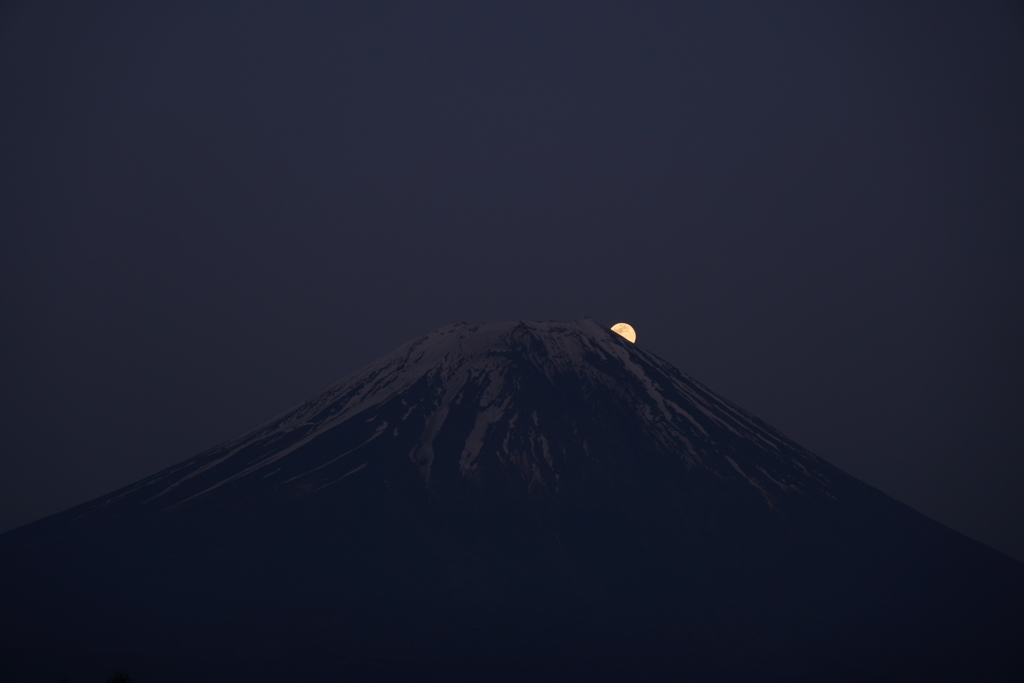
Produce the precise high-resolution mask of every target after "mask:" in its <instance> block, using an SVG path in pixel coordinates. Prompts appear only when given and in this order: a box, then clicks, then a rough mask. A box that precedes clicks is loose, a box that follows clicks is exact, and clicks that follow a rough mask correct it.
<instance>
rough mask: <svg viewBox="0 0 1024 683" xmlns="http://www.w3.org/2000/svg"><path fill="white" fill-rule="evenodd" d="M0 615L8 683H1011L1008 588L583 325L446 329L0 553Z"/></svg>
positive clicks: (1001, 569)
mask: <svg viewBox="0 0 1024 683" xmlns="http://www.w3.org/2000/svg"><path fill="white" fill-rule="evenodd" d="M0 615H2V616H0V660H3V661H0V676H5V678H4V680H8V679H10V680H22V679H23V680H56V678H57V677H59V676H69V678H71V680H75V677H80V678H81V677H86V676H93V677H95V676H96V675H99V674H97V673H93V672H104V673H109V671H110V670H111V669H112V668H113V667H126V668H131V670H132V671H133V675H134V676H135V677H136V679H137V680H139V681H140V683H149V682H151V681H152V682H159V681H176V680H183V679H185V678H188V679H189V680H195V681H204V680H210V681H213V680H225V679H227V680H283V679H292V680H294V679H297V678H298V677H299V676H312V675H317V676H332V677H333V678H335V679H338V680H392V679H403V680H405V679H410V678H411V679H418V680H433V679H437V680H441V679H443V680H453V679H466V680H482V679H489V680H522V679H523V678H524V677H531V678H534V679H541V680H561V679H569V678H573V679H575V678H583V677H585V678H588V679H601V680H626V679H638V678H653V679H656V680H660V679H666V680H693V681H705V680H707V681H740V680H742V681H750V680H787V681H791V680H816V681H820V680H832V681H842V680H850V681H860V680H872V681H876V680H877V681H888V680H893V681H897V680H898V681H909V680H928V681H935V680H986V681H998V680H1007V681H1009V680H1021V677H1022V676H1024V647H1022V646H1021V644H1022V643H1024V565H1021V564H1020V563H1018V562H1016V561H1014V560H1012V559H1010V558H1008V557H1006V556H1004V555H1002V554H1001V553H998V552H997V551H995V550H992V549H990V548H988V547H986V546H984V545H982V544H980V543H977V542H975V541H972V540H970V539H968V538H966V537H964V536H962V535H960V534H958V533H956V532H954V531H952V530H950V529H947V528H946V527H944V526H942V525H940V524H938V523H936V522H934V521H932V520H929V519H928V518H926V517H924V516H923V515H921V514H919V513H917V512H915V511H914V510H912V509H910V508H908V507H907V506H905V505H903V504H901V503H899V502H897V501H895V500H893V499H891V498H889V497H888V496H886V495H884V494H883V493H881V492H879V491H877V490H875V489H873V488H872V487H870V486H868V485H867V484H864V483H862V482H860V481H858V480H857V479H855V478H853V477H851V476H850V475H848V474H846V473H844V472H843V471H841V470H839V469H838V468H836V467H834V466H832V465H830V464H829V463H827V462H825V461H824V460H822V459H821V458H819V457H818V456H816V455H814V454H813V453H811V452H809V451H808V450H807V449H805V448H803V447H801V446H799V445H798V444H796V443H794V442H793V441H792V440H790V439H788V438H787V437H785V436H784V435H782V434H781V433H779V432H778V431H777V430H775V429H774V428H772V427H771V426H770V425H768V424H766V423H765V422H763V421H761V420H759V419H758V418H756V417H754V416H752V415H750V414H749V413H747V412H746V411H744V410H743V409H741V408H739V407H738V406H736V405H734V404H732V403H730V402H729V401H727V400H725V399H724V398H722V397H720V396H718V395H717V394H715V393H714V392H712V391H711V390H710V389H708V388H707V387H705V386H703V385H702V384H700V383H698V382H697V381H695V380H693V379H691V378H690V377H688V376H687V375H685V374H683V373H682V372H680V371H679V370H677V369H676V368H674V367H673V366H671V365H670V364H669V363H667V362H665V361H664V360H662V359H660V358H658V357H657V356H655V355H654V354H652V353H650V352H648V351H646V350H644V349H643V348H642V347H641V346H637V345H635V344H632V343H630V342H629V341H627V340H626V339H624V338H622V337H620V336H619V335H617V334H614V333H613V332H611V331H610V330H608V329H607V328H606V327H605V326H603V325H599V324H598V323H596V322H595V321H594V320H592V319H582V320H577V321H572V322H516V323H494V324H483V325H466V324H462V323H459V324H452V325H448V326H446V327H442V328H440V329H438V330H436V331H434V332H432V333H430V334H427V335H426V336H424V337H421V338H419V339H416V340H413V341H411V342H409V343H407V344H405V345H404V346H402V347H400V348H399V349H397V350H396V351H394V352H393V353H391V354H389V355H387V356H384V357H383V358H381V359H380V360H378V361H376V362H375V363H373V364H371V365H370V366H368V367H366V368H365V369H363V370H361V371H359V372H356V373H354V374H352V375H350V376H349V377H347V378H345V379H344V380H342V381H341V382H339V383H338V384H336V385H334V386H332V387H330V388H329V389H327V390H326V391H324V392H322V393H321V394H319V395H317V396H314V397H313V398H311V399H309V400H308V401H306V402H305V403H302V404H301V405H299V406H297V407H295V408H293V409H291V410H289V411H287V412H286V413H284V414H282V415H280V416H279V417H277V418H274V419H273V420H270V421H269V422H267V423H265V424H263V425H261V426H259V427H257V428H256V429H254V430H252V431H250V432H248V433H246V434H243V435H241V436H239V437H237V438H235V439H233V440H231V441H228V442H226V443H224V444H222V445H220V446H217V447H216V448H213V449H212V450H210V451H207V452H205V453H202V454H200V455H197V456H195V457H193V458H190V459H188V460H185V461H184V462H182V463H179V464H177V465H175V466H173V467H171V468H169V469H167V470H165V471H163V472H159V473H157V474H154V475H153V476H151V477H148V478H146V479H143V480H142V481H139V482H137V483H135V484H132V485H130V486H128V487H126V488H124V489H122V490H119V491H115V492H113V493H111V494H108V495H106V496H103V497H101V498H98V499H96V500H94V501H91V502H88V503H85V504H83V505H79V506H78V507H75V508H72V509H70V510H67V511H65V512H62V513H59V514H57V515H53V516H51V517H48V518H46V519H43V520H40V521H38V522H35V523H32V524H29V525H26V526H24V527H21V528H19V529H15V530H13V531H10V532H8V533H6V534H3V535H2V536H0ZM4 662H6V663H4Z"/></svg>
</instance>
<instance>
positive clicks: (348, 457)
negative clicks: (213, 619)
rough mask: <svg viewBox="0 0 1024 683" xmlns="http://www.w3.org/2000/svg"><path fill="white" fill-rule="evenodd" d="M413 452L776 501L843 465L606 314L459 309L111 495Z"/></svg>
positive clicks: (302, 483) (194, 490) (513, 472)
mask: <svg viewBox="0 0 1024 683" xmlns="http://www.w3.org/2000/svg"><path fill="white" fill-rule="evenodd" d="M384 463H390V464H388V465H387V466H386V467H385V466H384ZM400 463H405V465H404V466H405V467H411V468H414V469H415V471H416V472H417V473H418V476H419V477H420V478H421V479H422V482H423V484H424V485H426V486H428V487H436V486H438V485H439V484H440V483H442V482H448V483H449V484H451V483H453V482H454V483H456V484H457V485H460V486H478V487H481V486H482V487H485V488H491V489H493V488H494V487H499V488H511V489H513V490H519V491H521V492H523V493H525V494H530V495H536V494H539V493H545V494H553V495H560V494H563V493H565V492H572V491H577V492H578V491H579V490H581V489H585V488H588V487H589V488H594V487H599V488H600V487H614V486H615V485H616V482H617V481H618V480H620V479H622V478H628V477H630V476H632V473H633V472H634V471H635V470H636V466H638V465H639V466H642V467H643V468H652V467H653V468H655V469H656V470H658V471H660V472H661V473H662V475H661V476H664V477H667V478H676V479H679V478H686V477H691V478H692V477H697V476H713V477H715V478H717V479H719V480H723V481H727V482H733V483H734V484H738V485H741V486H742V487H743V488H744V489H745V490H747V491H748V492H749V493H750V494H752V495H756V496H757V497H759V499H760V500H761V501H762V504H763V505H764V506H767V507H768V508H770V509H777V507H778V503H779V501H780V500H782V499H785V498H786V497H791V496H794V495H804V494H807V493H814V494H816V495H826V496H830V497H834V493H833V492H832V490H831V485H832V480H833V479H834V478H835V477H836V476H843V475H842V473H840V472H839V471H838V470H835V469H834V468H832V467H831V466H829V465H828V464H827V463H824V461H822V460H820V459H819V458H817V457H816V456H814V455H813V454H811V453H810V452H808V451H807V450H806V449H803V448H802V447H800V446H798V445H797V444H795V443H794V442H792V441H791V440H789V439H787V438H786V437H785V436H783V435H782V434H780V433H779V432H777V431H776V430H775V429H773V428H772V427H770V426H769V425H767V424H765V423H764V422H762V421H760V420H758V419H757V418H755V417H753V416H752V415H750V414H749V413H747V412H745V411H743V410H742V409H740V408H738V407H737V406H735V405H733V404H732V403H730V402H729V401H727V400H725V399H723V398H721V397H719V396H717V395H716V394H714V393H713V392H711V391H710V390H709V389H707V388H706V387H704V386H703V385H701V384H700V383H698V382H696V381H695V380H693V379H692V378H690V377H688V376H686V375H685V374H683V373H681V372H680V371H678V370H677V369H675V368H674V367H673V366H671V365H670V364H669V363H667V362H665V361H664V360H662V359H660V358H658V357H657V356H655V355H654V354H652V353H650V352H649V351H646V350H645V349H644V348H643V347H642V346H637V345H634V344H631V343H630V342H628V341H627V340H626V339H624V338H622V337H621V336H619V335H617V334H615V333H613V332H611V331H610V330H609V329H608V328H607V327H606V326H604V325H601V324H599V323H597V322H596V321H594V320H593V319H590V318H584V319H581V320H574V321H569V322H533V321H523V322H510V323H488V324H478V325H469V324H466V323H452V324H450V325H446V326H444V327H442V328H439V329H437V330H435V331H433V332H431V333H429V334H426V335H424V336H423V337H420V338H419V339H415V340H413V341H410V342H408V343H406V344H404V345H403V346H401V347H399V348H398V349H396V350H395V351H393V352H392V353H390V354H388V355H386V356H384V357H382V358H380V359H379V360H377V361H376V362H374V363H371V364H370V365H369V366H367V367H366V368H364V369H362V370H360V371H358V372H355V373H353V374H352V375H349V376H348V377H346V378H345V379H343V380H342V381H340V382H338V383H337V384H335V385H334V386H332V387H330V388H328V389H327V390H325V391H324V392H322V393H320V394H318V395H316V396H314V397H312V398H311V399H309V400H308V401H306V402H304V403H302V404H300V405H298V406H296V407H295V408H293V409H291V410H289V411H287V412H285V413H284V414H282V415H280V416H278V417H277V418H274V419H273V420H270V421H269V422H267V423H266V424H264V425H262V426H260V427H258V428H256V429H254V430H252V431H250V432H248V433H246V434H244V435H242V436H240V437H238V438H236V439H234V440H232V441H229V442H227V443H225V444H222V445H221V446H218V447H217V448H214V449H212V450H210V451H208V452H206V453H203V454H200V455H199V456H196V457H194V458H191V459H190V460H187V461H185V462H183V463H181V464H179V465H176V466H174V467H172V468H169V469H168V470H165V471H164V472H161V473H159V474H156V475H154V476H152V477H149V478H148V479H145V480H143V481H141V482H139V483H138V484H136V485H134V486H132V487H129V488H127V489H125V490H123V491H120V492H117V493H116V494H114V495H112V496H111V497H109V498H108V499H106V500H105V501H104V504H109V503H111V502H114V501H116V500H121V499H126V500H129V499H130V500H138V501H140V502H143V503H144V504H145V505H146V506H147V507H151V506H157V507H160V508H162V509H166V508H170V507H175V506H178V505H181V504H186V503H190V502H192V501H197V500H202V499H203V498H205V497H208V496H209V495H210V494H211V493H212V492H214V491H224V490H235V489H238V488H239V487H242V488H243V489H249V490H251V489H259V490H266V491H267V492H268V493H269V492H270V491H273V492H275V493H280V492H281V491H290V492H292V493H293V494H302V495H305V494H313V493H316V492H318V491H325V492H326V493H330V491H331V490H332V489H334V488H336V485H337V484H339V482H342V481H344V480H352V479H358V478H360V477H371V476H374V475H372V474H371V473H372V472H373V471H375V470H376V471H378V474H380V472H381V471H382V470H383V469H387V470H388V471H389V472H392V473H393V472H394V470H395V468H396V467H398V468H399V469H400V468H401V467H403V465H400ZM389 476H390V475H389Z"/></svg>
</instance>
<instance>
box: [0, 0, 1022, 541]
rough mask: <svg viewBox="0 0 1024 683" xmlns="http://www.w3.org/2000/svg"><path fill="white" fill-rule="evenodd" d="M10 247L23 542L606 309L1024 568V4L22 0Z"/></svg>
mask: <svg viewBox="0 0 1024 683" xmlns="http://www.w3.org/2000/svg"><path fill="white" fill-rule="evenodd" d="M0 224H2V226H3V228H2V230H0V278H2V287H0V296H2V299H0V301H2V303H0V306H2V310H0V312H2V321H3V323H2V325H0V348H2V354H0V373H2V374H0V383H2V387H3V390H2V393H0V398H2V402H3V403H2V406H0V531H3V530H7V529H10V528H13V527H15V526H18V525H21V524H24V523H26V522H29V521H31V520H33V519H37V518H39V517H42V516H44V515H47V514H51V513H54V512H57V511H60V510H62V509H65V508H67V507H69V506H71V505H74V504H77V503H80V502H83V501H85V500H88V499H91V498H93V497H96V496H98V495H100V494H103V493H106V492H108V491H111V490H113V489H115V488H117V487H120V486H123V485H126V484H128V483H131V482H132V481H135V480H137V479H139V478H141V477H143V476H146V475H148V474H151V473H154V472H156V471H158V470H160V469H162V468H164V467H167V466H169V465H171V464H173V463H175V462H178V461H180V460H183V459H185V458H187V457H189V456H192V455H195V454H196V453H198V452H200V451H202V450H205V449H207V448H210V447H212V446H214V445H216V444H217V443H219V442H221V441H223V440H225V439H228V438H230V437H233V436H235V435H237V434H239V433H241V432H243V431H245V430H247V429H248V428H251V427H254V426H256V425H257V424H258V423H260V422H262V421H263V420H265V419H267V418H270V417H272V416H273V415H275V414H277V413H279V412H281V411H283V410H285V409H287V408H289V407H290V406H292V405H293V404H295V403H297V402H299V401H301V400H303V399H305V398H307V397H309V396H310V395H312V394H314V393H316V392H317V391H319V390H321V389H323V388H325V387H326V386H328V385H330V384H332V383H334V382H336V381H337V380H339V379H341V378H342V377H343V376H345V375H346V374H348V373H350V372H352V371H355V370H357V369H359V368H360V367H362V366H363V365H365V364H366V363H368V362H370V361H372V360H374V359H375V358H377V357H379V356H381V355H383V354H385V353H387V352H389V351H391V350H392V349H394V348H395V347H397V346H398V345H400V344H402V343H404V342H405V341H408V340H409V339H412V338H414V337H417V336H419V335H422V334H424V333H426V332H428V331H430V330H432V329H434V328H437V327H439V326H441V325H444V324H446V323H448V322H452V321H466V322H488V321H501V320H517V319H533V320H546V319H556V320H566V319H573V318H579V317H584V316H591V317H594V318H596V319H597V320H599V321H601V322H603V323H605V324H607V325H611V324H612V323H615V322H619V321H626V322H629V323H632V324H633V325H634V327H636V329H637V333H638V335H639V339H638V343H639V344H641V345H642V346H644V347H646V348H647V349H649V350H651V351H653V352H654V353H656V354H658V355H660V356H662V357H663V358H665V359H666V360H668V361H670V362H671V363H673V364H674V365H676V366H677V367H678V368H680V369H681V370H682V371H683V372H685V373H687V374H689V375H691V376H693V377H695V378H696V379H698V380H700V381H701V382H703V383H705V384H707V385H708V386H710V387H711V388H712V389H713V390H715V391H716V392H718V393H720V394H721V395H723V396H725V397H726V398H728V399H730V400H732V401H733V402H735V403H737V404H739V405H740V406H742V407H744V408H746V409H747V410H749V411H751V412H753V413H754V414H755V415H758V416H759V417H761V418H763V419H765V420H767V421H768V422H769V423H771V424H772V425H774V426H775V427H777V428H778V429H780V430H781V431H782V432H783V433H785V434H786V435H788V436H790V437H792V438H793V439H795V440H796V441H798V442H799V443H801V444H802V445H804V446H806V447H808V448H810V449H811V450H813V451H814V452H816V453H817V454H819V455H821V456H822V457H824V458H825V459H827V460H829V461H830V462H832V463H834V464H836V465H838V466H839V467H841V468H843V469H844V470H846V471H848V472H850V473H851V474H853V475H855V476H857V477H859V478H861V479H863V480H864V481H866V482H868V483H869V484H872V485H874V486H876V487H878V488H880V489H881V490H883V491H885V492H886V493H888V494H890V495H892V496H893V497H895V498H897V499H899V500H901V501H903V502H905V503H907V504H909V505H911V506H913V507H914V508H916V509H918V510H920V511H921V512H923V513H925V514H927V515H928V516H930V517H932V518H934V519H937V520H939V521H941V522H943V523H945V524H947V525H949V526H951V527H953V528H954V529H957V530H959V531H962V532H964V533H966V534H968V535H970V536H972V537H974V538H977V539H979V540H981V541H983V542H985V543H988V544H990V545H992V546H994V547H996V548H999V549H1001V550H1003V551H1004V552H1007V553H1009V554H1011V555H1013V556H1015V557H1017V558H1018V559H1021V560H1024V449H1022V445H1021V444H1022V440H1021V431H1022V427H1024V425H1022V422H1024V420H1022V415H1024V394H1022V387H1024V354H1022V350H1024V267H1022V263H1024V248H1022V247H1024V229H1022V228H1024V9H1022V7H1021V5H1020V4H1018V3H1011V2H984V1H979V2H967V1H963V2H946V1H944V0H927V1H921V2H901V1H899V0H896V1H893V0H886V1H884V2H863V1H853V0H850V1H838V2H828V3H821V2H811V1H807V2H784V1H783V2H772V3H765V2H754V1H751V2H735V1H728V2H714V3H711V2H693V3H685V2H679V1H674V2H666V3H663V4H661V3H653V2H651V3H611V4H599V3H578V4H573V3H562V2H552V1H551V0H546V1H545V2H539V3H535V4H529V3H500V4H499V3H485V2H477V3H467V4H464V5H455V4H452V5H446V6H445V7H444V8H438V7H437V6H434V4H433V3H387V2H383V3H374V2H369V3H368V2H358V3H324V2H318V3H301V2H292V3H281V4H279V5H277V6H271V5H263V4H260V3H252V2H244V3H243V2H237V3H231V2H222V1H218V0H212V1H211V0H204V1H203V2H198V3H195V4H193V5H190V4H188V3H186V2H180V1H177V2H174V3H168V4H167V6H165V7H163V8H159V7H154V6H153V3H122V4H120V5H118V4H117V3H99V4H95V3H72V2H69V3H52V2H45V1H43V2H34V3H20V4H19V3H5V5H4V6H3V9H2V10H0Z"/></svg>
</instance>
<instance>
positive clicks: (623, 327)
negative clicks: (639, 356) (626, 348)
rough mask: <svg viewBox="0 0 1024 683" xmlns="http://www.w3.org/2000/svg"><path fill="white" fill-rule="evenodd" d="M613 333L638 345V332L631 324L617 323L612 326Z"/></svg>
mask: <svg viewBox="0 0 1024 683" xmlns="http://www.w3.org/2000/svg"><path fill="white" fill-rule="evenodd" d="M612 332H614V333H615V334H619V335H622V336H623V337H625V338H626V339H628V340H629V341H631V342H633V343H634V344H636V330H634V329H633V326H632V325H630V324H629V323H616V324H614V325H612Z"/></svg>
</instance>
